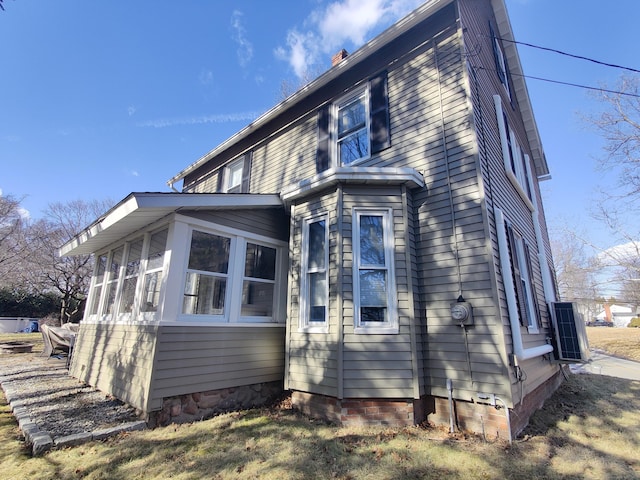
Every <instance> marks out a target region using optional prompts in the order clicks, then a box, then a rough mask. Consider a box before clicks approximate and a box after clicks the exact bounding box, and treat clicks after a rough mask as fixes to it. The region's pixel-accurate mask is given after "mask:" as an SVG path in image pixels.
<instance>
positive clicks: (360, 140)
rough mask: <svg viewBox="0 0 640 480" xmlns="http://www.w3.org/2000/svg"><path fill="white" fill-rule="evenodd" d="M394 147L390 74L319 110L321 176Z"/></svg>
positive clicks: (318, 162)
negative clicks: (389, 84)
mask: <svg viewBox="0 0 640 480" xmlns="http://www.w3.org/2000/svg"><path fill="white" fill-rule="evenodd" d="M390 146H391V131H390V120H389V93H388V86H387V72H380V73H379V74H378V75H376V76H375V77H372V78H370V79H369V80H368V81H367V82H365V83H364V84H363V85H362V86H359V87H358V88H356V89H355V90H353V91H351V92H349V93H348V94H347V95H345V96H343V97H341V98H339V99H337V100H336V101H334V102H332V103H328V104H326V105H324V106H322V107H321V108H320V109H319V110H318V145H317V150H316V172H317V173H321V172H323V171H325V170H327V169H329V168H331V167H345V166H349V165H353V164H357V163H359V162H363V161H365V160H366V159H368V158H370V157H371V156H372V155H375V154H376V153H378V152H381V151H382V150H384V149H386V148H389V147H390Z"/></svg>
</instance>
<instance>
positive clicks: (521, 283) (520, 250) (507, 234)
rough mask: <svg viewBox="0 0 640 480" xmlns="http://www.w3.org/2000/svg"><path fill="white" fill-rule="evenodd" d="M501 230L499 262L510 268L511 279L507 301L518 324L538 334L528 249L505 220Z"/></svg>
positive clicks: (517, 233) (537, 314)
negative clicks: (502, 242)
mask: <svg viewBox="0 0 640 480" xmlns="http://www.w3.org/2000/svg"><path fill="white" fill-rule="evenodd" d="M500 218H502V214H500ZM498 220H499V219H498ZM503 228H504V230H503V231H502V232H501V231H499V232H498V234H499V236H502V235H504V236H503V237H502V238H503V239H504V244H505V248H504V251H503V250H501V251H500V256H501V262H502V263H503V265H508V266H509V267H510V269H511V272H510V273H511V278H512V279H513V291H507V292H506V294H507V300H508V301H511V302H512V305H513V313H514V314H517V316H518V320H519V322H520V324H521V325H522V326H525V327H527V329H528V332H529V333H538V325H539V324H538V316H539V310H538V305H537V301H536V295H535V292H536V290H535V283H534V275H533V263H532V261H531V252H530V248H529V245H528V244H527V242H526V241H525V240H524V238H523V237H522V235H520V233H519V232H518V231H517V230H516V229H515V228H514V227H513V225H511V223H510V222H509V221H507V220H506V219H505V220H504V224H503ZM503 232H504V233H503ZM503 275H506V273H503ZM509 297H511V300H509Z"/></svg>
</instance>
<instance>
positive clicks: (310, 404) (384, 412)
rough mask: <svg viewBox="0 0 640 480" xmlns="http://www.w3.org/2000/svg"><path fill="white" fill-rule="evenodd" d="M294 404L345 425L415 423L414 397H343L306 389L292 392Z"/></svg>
mask: <svg viewBox="0 0 640 480" xmlns="http://www.w3.org/2000/svg"><path fill="white" fill-rule="evenodd" d="M291 403H292V405H293V407H294V408H296V409H298V410H300V411H301V412H302V413H304V414H305V415H308V416H310V417H314V418H320V419H323V420H328V421H330V422H334V423H338V424H340V425H345V426H354V425H393V426H406V425H414V424H415V423H416V421H415V418H414V417H415V409H414V402H413V401H412V400H408V401H407V400H387V399H357V398H351V399H343V400H340V399H338V398H333V397H325V396H323V395H315V394H311V393H304V392H292V394H291Z"/></svg>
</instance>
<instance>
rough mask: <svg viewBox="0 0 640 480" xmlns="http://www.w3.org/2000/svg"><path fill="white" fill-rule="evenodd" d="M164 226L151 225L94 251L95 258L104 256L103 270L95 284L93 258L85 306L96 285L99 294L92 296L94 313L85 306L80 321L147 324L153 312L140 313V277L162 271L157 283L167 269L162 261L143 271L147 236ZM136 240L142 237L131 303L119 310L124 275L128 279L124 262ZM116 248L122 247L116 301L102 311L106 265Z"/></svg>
mask: <svg viewBox="0 0 640 480" xmlns="http://www.w3.org/2000/svg"><path fill="white" fill-rule="evenodd" d="M168 228H169V226H168V225H166V224H165V225H162V226H160V227H155V228H154V229H153V230H151V231H148V232H146V233H143V234H140V233H138V234H137V235H136V236H134V237H130V238H129V239H127V240H125V241H121V242H120V243H115V244H113V245H112V246H111V248H110V249H109V250H106V251H103V252H100V253H97V254H96V258H99V257H101V256H104V257H105V258H106V270H105V273H104V275H103V278H102V282H101V283H97V282H96V275H97V273H98V268H99V266H98V262H97V261H96V262H95V263H96V264H95V266H94V272H93V274H92V278H91V290H90V294H89V298H88V299H87V300H88V301H87V307H89V306H90V305H91V303H89V302H93V301H94V297H95V295H96V291H95V289H96V287H101V292H100V297H99V298H97V299H96V301H97V302H98V305H97V313H95V314H91V313H90V310H89V309H88V308H87V310H86V312H85V315H84V318H83V321H87V322H91V323H96V322H105V323H118V324H121V323H126V324H130V323H131V324H133V323H141V322H143V323H150V322H153V321H154V320H155V319H156V314H157V312H142V311H141V310H140V305H141V296H142V290H143V288H144V279H145V276H146V275H147V274H148V273H154V272H161V274H162V275H161V282H163V278H164V277H165V275H166V272H167V264H166V263H165V264H164V265H163V267H160V268H155V269H151V270H147V258H146V257H147V254H148V251H149V247H150V242H151V236H152V235H153V234H155V233H157V232H160V231H162V230H164V229H168ZM140 239H142V252H141V259H140V266H139V267H138V273H137V274H136V275H135V277H137V278H136V287H135V295H134V303H133V305H132V310H131V312H122V311H121V310H120V309H121V307H122V305H121V301H122V294H123V286H124V281H125V280H126V279H128V278H132V276H131V275H128V276H126V275H125V273H126V267H127V265H126V264H127V262H128V256H129V251H130V245H131V244H132V243H133V242H135V241H137V240H140ZM119 248H123V255H122V259H121V264H120V269H119V277H118V279H117V287H116V300H115V301H116V302H117V303H116V304H115V305H114V311H113V312H112V313H106V312H104V309H105V307H106V301H107V288H106V287H107V286H108V281H109V278H110V265H111V261H112V258H113V252H114V251H115V250H117V249H119ZM165 249H168V247H167V246H165ZM164 256H165V260H166V258H167V254H166V250H165V255H164ZM163 283H164V282H163ZM160 295H161V297H160V305H162V292H161V294H160Z"/></svg>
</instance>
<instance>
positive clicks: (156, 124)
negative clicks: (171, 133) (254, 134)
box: [137, 112, 261, 128]
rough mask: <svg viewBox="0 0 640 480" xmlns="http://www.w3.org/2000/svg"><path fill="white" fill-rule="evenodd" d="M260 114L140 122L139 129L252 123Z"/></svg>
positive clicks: (204, 116) (233, 114) (246, 113)
mask: <svg viewBox="0 0 640 480" xmlns="http://www.w3.org/2000/svg"><path fill="white" fill-rule="evenodd" d="M260 114H261V113H260V112H238V113H220V114H215V115H201V116H195V117H183V118H160V119H156V120H147V121H146V122H139V123H138V124H137V126H138V127H153V128H165V127H174V126H178V125H201V124H206V123H230V122H241V121H252V120H255V119H256V118H258V117H259V116H260Z"/></svg>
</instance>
